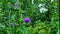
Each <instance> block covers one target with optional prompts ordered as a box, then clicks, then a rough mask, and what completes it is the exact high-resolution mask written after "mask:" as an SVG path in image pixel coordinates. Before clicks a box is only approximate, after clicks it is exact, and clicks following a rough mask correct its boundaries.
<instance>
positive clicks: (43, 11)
mask: <svg viewBox="0 0 60 34" xmlns="http://www.w3.org/2000/svg"><path fill="white" fill-rule="evenodd" d="M46 11H48V9H46V8H44V7H42V8H40V13H45V12H46Z"/></svg>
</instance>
